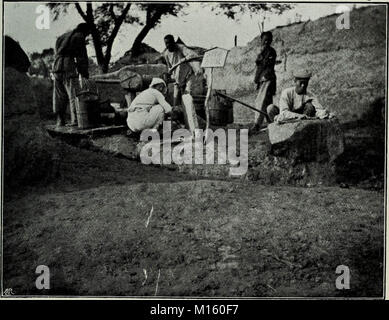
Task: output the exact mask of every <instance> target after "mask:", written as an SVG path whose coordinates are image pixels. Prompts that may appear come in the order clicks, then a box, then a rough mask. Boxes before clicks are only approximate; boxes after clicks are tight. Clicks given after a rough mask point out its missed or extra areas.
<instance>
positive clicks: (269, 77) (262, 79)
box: [253, 31, 277, 130]
mask: <svg viewBox="0 0 389 320" xmlns="http://www.w3.org/2000/svg"><path fill="white" fill-rule="evenodd" d="M272 41H273V34H272V33H271V32H270V31H266V32H263V33H262V34H261V44H262V48H263V49H262V51H261V53H260V54H259V55H258V57H257V60H256V61H255V63H256V65H257V70H256V73H255V79H254V82H255V83H256V84H257V90H259V91H258V95H257V98H256V99H255V107H256V108H257V109H258V110H261V111H263V112H266V108H267V106H268V105H270V104H272V103H273V96H274V95H275V93H276V73H275V71H274V66H275V64H276V57H277V53H276V50H274V48H273V47H271V43H272ZM263 119H264V115H263V114H261V113H257V112H256V113H255V124H254V127H253V129H254V130H259V129H261V125H262V122H263Z"/></svg>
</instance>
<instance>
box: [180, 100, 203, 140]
mask: <svg viewBox="0 0 389 320" xmlns="http://www.w3.org/2000/svg"><path fill="white" fill-rule="evenodd" d="M182 103H183V107H184V115H185V123H186V126H187V128H188V129H189V130H190V132H191V134H192V135H193V136H194V131H195V129H198V128H199V123H198V121H197V114H196V109H195V106H194V104H193V97H192V96H191V95H190V94H184V95H182Z"/></svg>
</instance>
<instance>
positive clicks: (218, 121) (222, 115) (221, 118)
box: [209, 90, 233, 127]
mask: <svg viewBox="0 0 389 320" xmlns="http://www.w3.org/2000/svg"><path fill="white" fill-rule="evenodd" d="M219 91H220V92H222V93H225V90H219ZM209 122H210V124H212V125H215V126H222V127H223V126H226V125H227V124H229V123H232V122H233V114H232V103H231V102H230V101H229V100H227V99H225V98H222V97H220V96H218V95H217V94H215V93H213V94H212V95H211V98H210V103H209Z"/></svg>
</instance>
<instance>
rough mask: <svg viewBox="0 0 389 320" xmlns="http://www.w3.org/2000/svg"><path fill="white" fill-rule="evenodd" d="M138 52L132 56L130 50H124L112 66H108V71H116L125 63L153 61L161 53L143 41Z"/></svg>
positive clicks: (133, 63)
mask: <svg viewBox="0 0 389 320" xmlns="http://www.w3.org/2000/svg"><path fill="white" fill-rule="evenodd" d="M139 52H140V53H139V54H138V55H137V56H133V55H132V52H131V50H128V51H126V52H125V53H124V55H123V57H121V58H119V59H118V60H117V61H116V62H115V63H113V64H112V66H111V67H110V68H109V71H110V72H113V71H117V70H119V69H121V68H122V67H125V66H127V65H136V64H147V63H155V62H156V60H157V59H158V57H159V56H160V55H161V54H160V53H159V52H158V51H157V50H155V49H154V48H152V47H150V46H149V45H147V44H145V43H142V44H141V48H140V49H139Z"/></svg>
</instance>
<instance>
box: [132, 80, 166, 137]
mask: <svg viewBox="0 0 389 320" xmlns="http://www.w3.org/2000/svg"><path fill="white" fill-rule="evenodd" d="M165 92H166V83H165V81H163V80H162V79H160V78H153V80H152V81H151V84H150V87H149V88H148V89H146V90H144V91H142V92H141V93H140V94H138V95H137V96H136V98H135V99H134V100H133V101H132V103H131V105H130V107H129V108H128V110H127V111H128V116H127V125H128V127H129V128H130V130H131V131H133V132H139V131H142V130H144V129H158V128H159V126H160V125H161V124H162V122H163V120H164V118H165V114H168V113H170V112H171V111H172V107H171V105H170V104H169V103H167V102H166V100H165V97H164V95H163V93H165Z"/></svg>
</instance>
